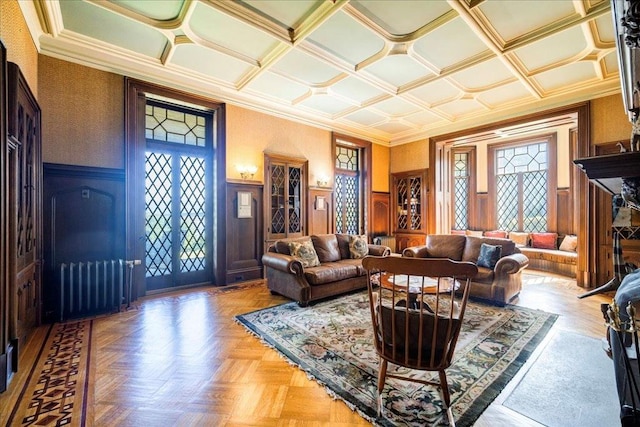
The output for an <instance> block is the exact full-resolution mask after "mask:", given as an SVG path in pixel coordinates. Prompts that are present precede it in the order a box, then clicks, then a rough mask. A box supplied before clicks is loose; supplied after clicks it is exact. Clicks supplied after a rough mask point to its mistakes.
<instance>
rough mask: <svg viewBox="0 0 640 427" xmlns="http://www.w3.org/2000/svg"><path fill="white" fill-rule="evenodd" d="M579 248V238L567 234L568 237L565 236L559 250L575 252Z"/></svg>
mask: <svg viewBox="0 0 640 427" xmlns="http://www.w3.org/2000/svg"><path fill="white" fill-rule="evenodd" d="M577 247H578V236H573V235H571V234H567V235H566V236H564V239H562V243H560V247H559V248H558V249H560V250H561V251H567V252H575V251H576V248H577Z"/></svg>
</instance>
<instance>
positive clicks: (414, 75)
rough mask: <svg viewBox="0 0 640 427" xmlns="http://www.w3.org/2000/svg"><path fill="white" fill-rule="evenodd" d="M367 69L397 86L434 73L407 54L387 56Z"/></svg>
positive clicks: (368, 71)
mask: <svg viewBox="0 0 640 427" xmlns="http://www.w3.org/2000/svg"><path fill="white" fill-rule="evenodd" d="M365 70H366V71H367V73H370V74H372V75H373V76H375V77H377V78H378V79H380V80H382V81H385V82H388V83H390V84H391V85H392V86H394V87H396V88H398V87H400V86H402V85H404V84H407V83H411V82H412V81H414V80H418V79H420V78H425V77H428V76H430V75H433V73H431V72H430V71H429V70H428V69H427V68H425V67H424V66H423V65H421V64H419V63H418V62H416V61H415V60H414V59H413V58H411V57H409V56H407V55H391V56H387V57H385V58H383V59H381V60H379V61H377V62H375V63H373V64H372V65H369V66H368V67H367V68H365Z"/></svg>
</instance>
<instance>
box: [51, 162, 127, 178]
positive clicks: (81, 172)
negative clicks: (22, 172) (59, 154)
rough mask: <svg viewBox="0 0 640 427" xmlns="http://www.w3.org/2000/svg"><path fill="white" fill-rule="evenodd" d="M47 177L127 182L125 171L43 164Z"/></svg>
mask: <svg viewBox="0 0 640 427" xmlns="http://www.w3.org/2000/svg"><path fill="white" fill-rule="evenodd" d="M42 168H43V171H44V174H45V175H46V176H64V177H76V178H95V179H103V180H104V179H106V180H113V181H123V182H124V180H125V171H124V169H112V168H99V167H95V166H78V165H65V164H61V163H43V164H42Z"/></svg>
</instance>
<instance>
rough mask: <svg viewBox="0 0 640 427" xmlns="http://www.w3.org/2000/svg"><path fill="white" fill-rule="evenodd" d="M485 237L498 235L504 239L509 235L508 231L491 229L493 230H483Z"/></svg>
mask: <svg viewBox="0 0 640 427" xmlns="http://www.w3.org/2000/svg"><path fill="white" fill-rule="evenodd" d="M484 236H485V237H500V238H501V239H506V238H507V237H508V236H509V233H507V232H506V231H502V230H493V231H485V232H484Z"/></svg>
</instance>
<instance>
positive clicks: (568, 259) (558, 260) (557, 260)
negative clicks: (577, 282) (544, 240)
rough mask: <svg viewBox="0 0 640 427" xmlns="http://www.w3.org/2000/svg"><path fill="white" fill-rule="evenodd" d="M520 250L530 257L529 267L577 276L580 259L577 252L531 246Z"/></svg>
mask: <svg viewBox="0 0 640 427" xmlns="http://www.w3.org/2000/svg"><path fill="white" fill-rule="evenodd" d="M520 252H522V253H523V254H524V255H526V256H527V258H529V267H528V269H532V270H542V271H548V272H550V273H556V274H561V275H563V276H568V277H573V278H575V277H576V271H577V270H576V263H577V261H578V254H577V253H576V252H569V251H561V250H559V249H539V248H530V247H521V248H520Z"/></svg>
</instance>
